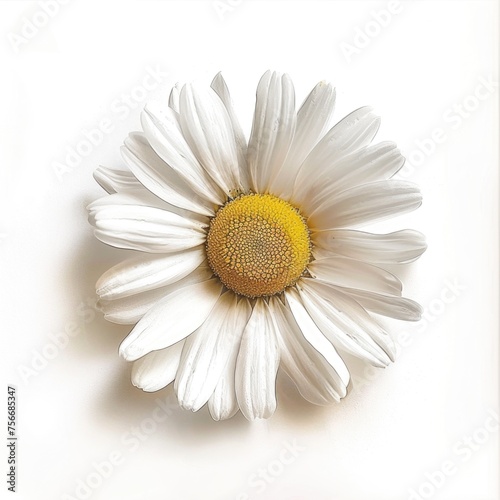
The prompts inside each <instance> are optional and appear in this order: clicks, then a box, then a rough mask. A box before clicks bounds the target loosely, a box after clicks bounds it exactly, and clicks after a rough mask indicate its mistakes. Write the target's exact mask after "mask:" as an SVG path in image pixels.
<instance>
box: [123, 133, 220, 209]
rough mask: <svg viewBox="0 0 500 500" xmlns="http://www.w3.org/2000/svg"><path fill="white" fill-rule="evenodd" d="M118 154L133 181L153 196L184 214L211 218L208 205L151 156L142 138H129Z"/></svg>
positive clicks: (174, 173)
mask: <svg viewBox="0 0 500 500" xmlns="http://www.w3.org/2000/svg"><path fill="white" fill-rule="evenodd" d="M121 153H122V157H123V159H124V161H125V163H126V164H127V166H128V167H129V168H130V170H131V171H132V172H133V173H134V175H135V176H136V177H137V179H139V181H140V182H141V183H142V184H143V185H144V186H145V187H146V188H147V189H149V190H150V191H151V192H152V193H154V194H155V195H156V196H158V197H159V198H161V199H162V200H164V201H166V202H168V203H170V204H172V205H175V206H178V207H181V208H184V209H186V210H190V211H192V212H196V213H200V214H204V215H208V216H212V215H213V213H214V210H213V208H212V206H211V205H210V203H208V202H207V201H206V200H205V199H203V198H200V197H199V196H197V195H196V193H194V192H193V190H192V189H191V187H190V186H189V185H188V184H187V183H186V182H185V181H184V180H183V179H182V178H181V177H180V176H179V174H177V173H176V172H175V171H174V170H173V169H172V168H170V167H169V166H168V165H167V164H166V163H165V162H164V161H163V160H162V159H161V158H160V157H159V156H158V155H157V154H156V153H155V151H154V150H153V148H152V147H151V146H150V145H149V143H148V142H147V139H146V138H145V137H144V136H143V135H142V134H138V133H134V134H130V135H129V137H128V138H127V139H126V140H125V146H123V147H122V148H121Z"/></svg>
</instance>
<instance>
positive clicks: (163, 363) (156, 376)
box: [132, 340, 184, 392]
mask: <svg viewBox="0 0 500 500" xmlns="http://www.w3.org/2000/svg"><path fill="white" fill-rule="evenodd" d="M183 346H184V340H181V341H180V342H177V344H174V345H172V346H170V347H167V348H166V349H161V350H160V351H154V352H150V353H149V354H146V356H144V357H143V358H141V359H138V360H137V361H134V366H133V367H132V384H134V385H135V386H136V387H138V388H139V389H142V390H143V391H146V392H154V391H159V390H160V389H163V388H164V387H166V386H167V385H168V384H170V383H171V382H173V380H174V378H175V374H176V373H177V368H178V367H179V361H180V359H181V352H182V348H183Z"/></svg>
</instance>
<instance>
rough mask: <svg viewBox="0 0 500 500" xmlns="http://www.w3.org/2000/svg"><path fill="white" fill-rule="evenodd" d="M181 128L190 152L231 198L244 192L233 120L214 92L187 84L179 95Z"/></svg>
mask: <svg viewBox="0 0 500 500" xmlns="http://www.w3.org/2000/svg"><path fill="white" fill-rule="evenodd" d="M179 116H180V118H179V121H180V125H181V128H182V132H183V134H184V137H185V138H186V140H187V142H188V143H189V145H190V146H191V150H192V151H193V152H194V154H195V155H196V157H197V159H198V161H199V162H200V164H201V165H202V166H203V168H204V169H205V170H206V171H207V172H208V173H209V175H210V177H211V178H212V179H213V180H214V181H215V182H216V183H217V185H218V186H220V188H221V189H222V190H223V191H224V193H225V194H226V195H227V196H228V197H229V196H230V195H231V193H234V192H235V191H236V190H241V184H240V178H239V166H238V155H237V148H236V140H235V137H234V132H233V127H232V124H231V120H230V118H229V115H228V113H227V111H226V107H225V106H224V104H223V103H222V101H221V100H220V97H219V96H218V95H217V94H216V93H215V92H214V90H213V89H211V88H208V89H205V88H197V87H194V86H193V85H185V86H184V87H183V88H182V90H181V95H180V115H179Z"/></svg>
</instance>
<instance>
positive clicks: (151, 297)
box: [98, 266, 213, 325]
mask: <svg viewBox="0 0 500 500" xmlns="http://www.w3.org/2000/svg"><path fill="white" fill-rule="evenodd" d="M212 276H213V273H212V270H211V269H210V268H209V267H208V266H200V267H198V268H197V269H195V270H194V271H193V272H192V273H190V274H188V275H187V276H186V277H185V278H182V279H181V280H179V281H177V282H175V283H172V284H171V285H167V286H162V287H160V288H155V289H153V290H149V291H147V292H141V293H138V294H135V295H130V296H127V297H122V298H119V299H114V300H105V299H101V300H99V301H98V306H99V308H100V309H101V311H102V312H103V314H104V318H105V319H107V320H108V321H111V322H112V323H118V324H120V325H134V324H135V323H137V322H138V321H139V320H140V319H141V318H142V317H143V316H144V315H145V314H146V313H147V312H148V311H149V310H150V309H151V308H152V307H153V306H154V305H156V304H157V303H158V302H159V301H160V300H161V299H163V298H164V297H166V296H167V295H169V294H170V293H172V292H175V291H176V290H178V289H179V288H182V287H184V286H188V285H192V284H194V283H200V282H202V281H207V280H209V279H210V278H211V277H212Z"/></svg>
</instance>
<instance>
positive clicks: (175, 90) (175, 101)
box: [168, 83, 181, 113]
mask: <svg viewBox="0 0 500 500" xmlns="http://www.w3.org/2000/svg"><path fill="white" fill-rule="evenodd" d="M180 93H181V85H180V84H179V83H176V84H175V85H174V86H173V87H172V90H171V91H170V95H169V96H168V106H169V107H170V108H171V109H172V110H173V111H175V112H176V113H179V111H180V108H179V97H180Z"/></svg>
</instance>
